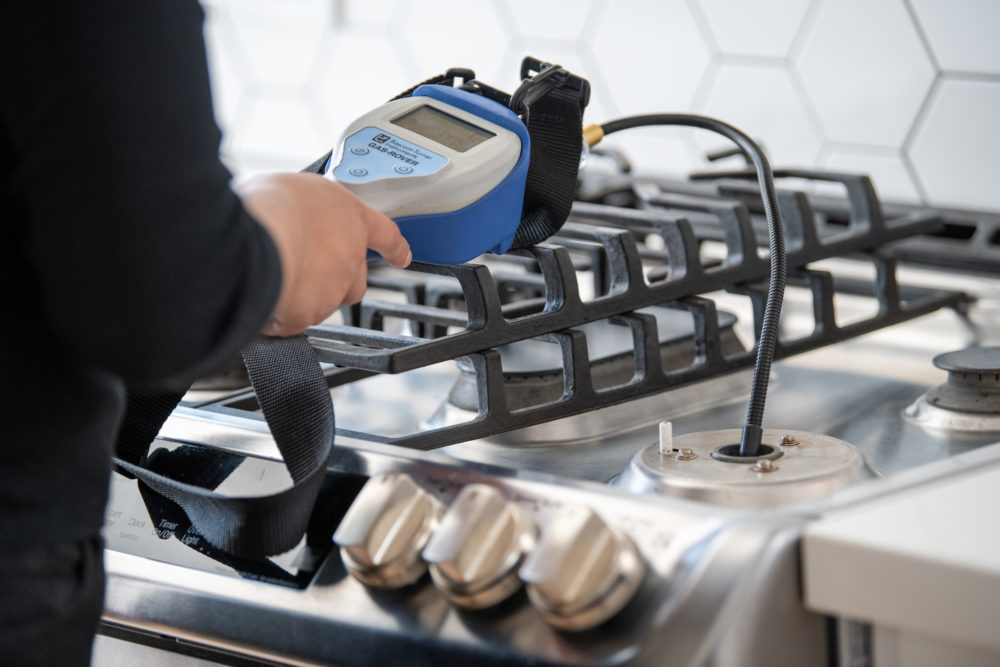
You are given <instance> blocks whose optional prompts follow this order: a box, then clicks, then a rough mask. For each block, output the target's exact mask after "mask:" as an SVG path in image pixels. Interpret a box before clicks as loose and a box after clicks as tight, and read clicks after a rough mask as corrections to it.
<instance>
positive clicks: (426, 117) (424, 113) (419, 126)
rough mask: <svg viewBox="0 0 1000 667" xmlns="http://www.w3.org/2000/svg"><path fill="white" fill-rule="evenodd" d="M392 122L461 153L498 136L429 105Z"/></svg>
mask: <svg viewBox="0 0 1000 667" xmlns="http://www.w3.org/2000/svg"><path fill="white" fill-rule="evenodd" d="M391 122H392V123H393V124H394V125H399V126H400V127H405V128H406V129H407V130H410V131H411V132H416V133H417V134H419V135H420V136H422V137H427V138H428V139H431V140H432V141H436V142H438V143H439V144H442V145H443V146H447V147H448V148H450V149H452V150H453V151H458V152H459V153H464V152H465V151H467V150H469V149H470V148H473V147H474V146H478V145H479V144H481V143H483V142H484V141H486V140H487V139H489V138H490V137H495V136H496V134H494V133H493V132H490V131H489V130H484V129H483V128H481V127H477V126H476V125H473V124H472V123H466V122H465V121H464V120H460V119H458V118H455V117H454V116H452V115H451V114H447V113H445V112H443V111H440V110H438V109H435V108H434V107H431V106H427V105H424V106H422V107H419V108H417V109H414V110H413V111H408V112H406V113H404V114H403V115H402V116H399V117H398V118H394V119H392V121H391Z"/></svg>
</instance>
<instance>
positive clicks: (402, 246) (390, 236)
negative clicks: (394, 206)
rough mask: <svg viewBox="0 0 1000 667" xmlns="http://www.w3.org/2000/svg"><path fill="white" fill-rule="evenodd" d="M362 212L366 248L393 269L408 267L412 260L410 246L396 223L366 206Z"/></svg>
mask: <svg viewBox="0 0 1000 667" xmlns="http://www.w3.org/2000/svg"><path fill="white" fill-rule="evenodd" d="M362 210H363V217H364V221H365V225H366V226H367V227H368V247H369V248H371V249H372V250H374V251H375V252H377V253H378V254H380V255H382V257H383V258H385V261H387V262H389V263H390V264H392V265H393V266H395V267H399V268H403V267H405V266H407V265H409V263H410V261H411V260H412V259H413V255H412V253H411V252H410V244H409V243H407V242H406V239H405V238H403V235H402V234H401V233H400V231H399V227H397V226H396V223H395V222H393V221H392V220H390V219H389V218H387V217H386V216H384V215H382V214H381V213H379V212H378V211H376V210H374V209H371V208H368V207H367V206H365V207H364V208H363V209H362Z"/></svg>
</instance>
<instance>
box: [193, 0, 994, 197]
mask: <svg viewBox="0 0 1000 667" xmlns="http://www.w3.org/2000/svg"><path fill="white" fill-rule="evenodd" d="M203 5H204V7H205V11H206V16H207V20H206V27H205V33H206V39H207V43H208V56H209V66H210V68H211V76H212V82H213V87H214V97H215V103H216V116H217V118H218V120H219V124H220V126H221V127H222V128H223V131H224V140H223V147H222V148H223V155H224V156H225V158H226V161H227V163H228V164H229V165H230V167H231V168H232V169H233V171H234V173H235V174H236V175H237V177H242V176H245V175H249V174H251V173H255V172H259V171H265V170H281V169H298V168H300V167H302V166H304V165H306V164H308V163H309V162H311V161H312V160H313V159H315V158H316V157H317V156H319V155H321V154H322V153H324V152H325V151H326V150H328V149H329V148H330V147H331V146H332V145H333V144H334V143H335V142H336V141H337V140H338V139H339V134H340V131H341V130H342V129H343V128H344V127H345V126H346V125H347V123H349V122H350V121H351V120H353V119H354V118H355V117H357V116H358V115H360V114H361V113H363V112H365V111H367V110H368V109H370V108H372V107H374V106H376V105H378V104H380V103H382V102H383V101H385V100H386V99H388V98H390V97H392V96H394V95H396V94H397V93H398V92H400V91H401V90H403V89H405V88H407V87H409V86H410V85H412V84H414V83H416V82H418V81H420V80H423V79H425V78H428V77H430V76H432V75H435V74H438V73H440V72H441V71H443V70H444V69H446V68H447V67H470V68H472V69H474V70H476V72H477V74H478V75H479V78H481V79H482V80H484V81H487V82H490V83H493V84H494V85H496V86H498V87H500V88H504V89H507V90H512V89H513V87H514V86H515V85H516V83H517V75H518V71H517V70H518V65H519V62H520V59H521V57H522V56H523V55H526V54H531V55H534V56H536V57H539V58H542V59H544V60H551V61H553V62H559V63H561V64H563V65H565V66H567V67H569V68H570V69H572V70H573V71H576V72H578V73H579V74H581V75H583V76H585V77H587V78H589V79H590V81H591V84H592V87H593V98H592V103H591V106H590V108H589V109H588V112H587V120H588V121H590V122H602V121H606V120H610V119H611V118H614V117H617V116H621V115H630V114H636V113H649V112H655V111H694V112H700V113H708V114H711V115H714V116H717V117H720V118H723V119H726V120H729V121H730V122H732V123H734V124H736V125H739V126H741V127H743V128H744V129H745V130H746V131H748V132H749V133H750V134H751V135H753V136H755V137H757V138H758V139H760V140H761V141H762V143H763V144H764V145H765V147H766V148H767V150H768V152H769V153H770V155H771V158H772V162H774V163H775V164H776V165H789V166H820V167H829V168H832V169H836V170H840V171H863V172H867V173H870V174H871V175H872V176H873V178H874V179H875V184H876V187H878V188H879V190H880V192H881V194H882V196H883V197H884V198H886V199H888V200H897V201H923V202H924V203H928V204H932V205H940V206H951V207H960V208H961V207H964V208H978V209H989V210H1000V40H998V39H997V37H996V34H997V29H998V28H1000V0H614V2H611V1H610V0H283V1H281V2H277V1H274V0H203ZM608 143H615V144H617V145H618V146H619V147H621V148H622V150H624V151H625V152H626V153H627V154H628V156H629V158H630V159H631V160H632V162H633V164H635V165H636V167H637V168H638V169H640V170H642V171H645V172H647V173H654V172H661V173H681V172H685V171H688V170H691V169H698V168H701V167H704V166H705V164H706V162H705V159H704V152H705V151H706V150H711V149H714V148H718V147H720V146H721V142H720V141H719V140H716V139H714V138H712V137H710V136H707V135H705V136H703V135H700V134H697V133H696V131H690V132H688V131H680V130H674V129H670V130H656V129H654V130H639V131H635V132H634V133H623V134H622V135H620V136H616V137H612V138H609V139H608Z"/></svg>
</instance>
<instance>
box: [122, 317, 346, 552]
mask: <svg viewBox="0 0 1000 667" xmlns="http://www.w3.org/2000/svg"><path fill="white" fill-rule="evenodd" d="M243 360H244V363H246V366H247V371H248V372H249V374H250V381H251V382H252V383H253V386H254V390H255V391H256V392H257V399H258V401H259V402H260V406H261V409H262V411H263V413H264V417H265V419H266V420H267V423H268V425H269V426H270V428H271V434H272V435H273V436H274V441H275V443H276V444H277V446H278V450H279V451H280V452H281V455H282V458H283V459H284V461H285V466H286V467H287V468H288V471H289V474H290V475H291V477H292V480H293V485H292V486H291V487H289V488H287V489H285V490H283V491H280V492H278V493H276V494H273V495H269V496H251V497H231V496H223V495H220V494H218V493H215V492H214V491H212V490H210V489H206V488H203V487H200V486H194V485H191V484H185V483H183V482H178V481H177V480H174V479H171V478H169V477H165V476H163V475H159V474H157V473H154V472H152V471H150V470H148V469H146V468H144V467H143V466H142V464H143V463H144V460H145V453H146V450H147V449H148V447H149V444H150V442H151V441H152V440H153V437H154V436H155V435H156V432H157V431H158V430H159V428H160V426H161V425H162V423H163V421H164V420H165V419H166V417H167V416H168V415H169V413H170V410H172V409H173V407H174V406H175V405H176V404H177V400H178V399H179V398H180V397H179V396H178V395H176V394H167V393H165V392H138V391H130V392H129V395H128V400H129V404H128V408H127V410H126V414H125V420H124V422H123V424H122V428H121V431H120V433H119V438H118V443H117V446H116V450H117V453H118V457H119V458H116V459H115V464H116V465H117V466H118V467H119V468H120V469H122V470H124V471H127V472H128V473H131V474H132V475H134V476H135V477H138V478H139V480H141V482H142V483H143V484H146V485H147V486H149V487H150V488H151V489H153V490H154V491H156V492H157V493H160V494H161V495H163V496H165V497H167V498H169V499H170V500H172V501H174V502H175V503H177V504H178V505H180V506H181V508H183V509H184V512H185V513H186V514H187V515H188V518H190V519H191V523H192V524H193V525H194V526H195V528H196V529H197V530H198V532H199V533H201V535H202V536H204V537H205V539H206V540H208V541H209V542H210V543H211V544H212V545H214V546H216V547H218V548H219V549H222V550H224V551H227V552H230V553H233V554H238V555H240V556H247V557H258V556H269V555H273V554H278V553H282V552H284V551H288V550H289V549H291V548H292V547H293V546H295V545H296V544H297V543H298V542H299V540H300V539H301V538H302V535H303V534H304V533H305V531H306V527H307V525H308V522H309V516H310V514H311V513H312V508H313V505H314V504H315V502H316V496H317V495H318V493H319V490H320V487H321V486H322V484H323V479H324V476H325V472H326V464H327V461H328V459H329V457H330V453H331V452H332V450H333V438H334V430H335V429H334V417H333V402H332V401H331V399H330V392H329V390H328V388H327V385H326V380H325V378H324V377H323V371H322V369H321V368H320V366H319V361H318V359H317V358H316V353H315V352H314V351H313V349H312V348H311V347H310V346H309V343H308V340H307V339H306V337H305V336H303V335H299V336H293V337H290V338H276V337H271V336H259V337H258V338H257V339H256V340H255V341H254V342H253V343H252V344H251V345H250V347H249V348H247V350H246V351H245V352H244V353H243ZM171 400H172V401H173V402H172V404H171Z"/></svg>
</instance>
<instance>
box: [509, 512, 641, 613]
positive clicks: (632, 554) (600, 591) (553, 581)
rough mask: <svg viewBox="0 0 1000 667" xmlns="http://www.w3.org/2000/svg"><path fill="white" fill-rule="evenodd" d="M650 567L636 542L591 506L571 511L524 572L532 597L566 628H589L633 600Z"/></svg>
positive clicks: (549, 530) (554, 523) (553, 526)
mask: <svg viewBox="0 0 1000 667" xmlns="http://www.w3.org/2000/svg"><path fill="white" fill-rule="evenodd" d="M645 569H646V565H645V562H644V561H643V559H642V556H641V555H640V554H639V550H638V549H637V548H636V546H635V543H634V542H632V540H631V539H630V538H629V537H628V535H626V534H625V533H622V532H621V531H619V530H617V529H616V528H614V527H612V526H610V525H608V524H607V523H606V522H605V521H604V520H603V519H602V518H601V517H600V516H598V514H597V513H596V512H594V511H593V510H591V509H590V508H589V507H582V506H581V507H566V508H563V509H562V510H560V511H559V512H557V513H556V515H555V516H554V517H553V518H552V520H551V521H550V522H549V524H548V525H547V526H546V527H545V530H544V531H542V537H541V540H540V541H539V543H538V546H537V547H536V549H535V550H534V552H533V553H532V554H531V557H530V558H528V559H527V561H526V562H525V563H524V566H523V567H522V568H521V572H520V575H521V579H522V580H523V581H524V583H525V584H527V589H528V598H529V599H530V600H531V602H532V604H533V605H534V606H535V608H536V609H538V611H539V613H540V614H541V615H542V617H543V618H545V620H546V621H548V622H549V623H551V624H552V625H554V626H556V627H557V628H559V629H561V630H571V631H576V630H587V629H590V628H592V627H594V626H597V625H599V624H601V623H603V622H604V621H606V620H608V619H609V618H611V617H612V616H614V615H615V614H617V613H618V612H619V611H620V610H621V609H622V607H624V606H625V604H626V603H627V602H628V601H629V600H630V599H631V598H632V596H633V595H634V594H635V592H636V590H637V589H638V588H639V583H640V582H641V581H642V577H643V575H644V573H645Z"/></svg>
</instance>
